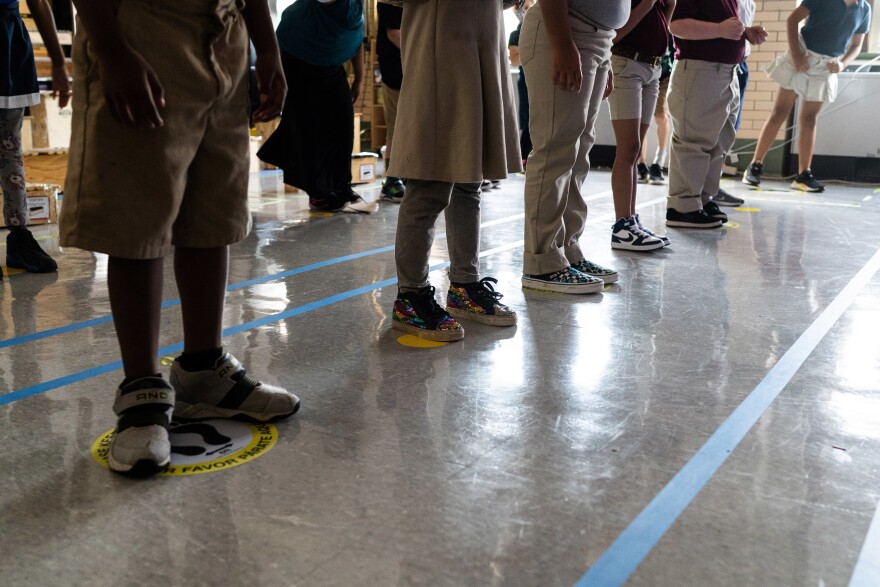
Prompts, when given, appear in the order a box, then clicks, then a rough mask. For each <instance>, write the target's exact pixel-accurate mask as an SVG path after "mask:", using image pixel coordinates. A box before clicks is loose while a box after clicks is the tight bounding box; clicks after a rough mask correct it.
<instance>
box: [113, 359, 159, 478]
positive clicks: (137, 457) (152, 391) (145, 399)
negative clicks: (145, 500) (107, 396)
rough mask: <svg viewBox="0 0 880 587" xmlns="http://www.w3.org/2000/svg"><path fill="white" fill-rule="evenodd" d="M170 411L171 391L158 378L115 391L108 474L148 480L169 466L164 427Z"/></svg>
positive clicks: (121, 387) (128, 385)
mask: <svg viewBox="0 0 880 587" xmlns="http://www.w3.org/2000/svg"><path fill="white" fill-rule="evenodd" d="M173 408H174V390H173V389H172V388H171V386H170V385H168V383H167V382H166V381H165V380H164V379H162V378H161V377H155V376H154V377H141V378H139V379H135V380H134V381H131V382H129V383H127V384H125V385H121V386H120V387H119V389H117V390H116V401H115V402H114V403H113V411H114V412H116V415H117V416H118V418H119V420H118V421H117V422H116V432H114V433H113V439H112V440H111V441H110V452H109V454H108V455H107V464H108V466H109V467H110V470H111V471H113V472H115V473H122V474H123V475H130V476H132V477H148V476H150V475H155V474H156V473H159V472H160V471H162V470H164V469H165V467H167V466H168V464H169V463H170V462H171V443H170V441H169V440H168V426H169V425H170V424H171V411H172V409H173Z"/></svg>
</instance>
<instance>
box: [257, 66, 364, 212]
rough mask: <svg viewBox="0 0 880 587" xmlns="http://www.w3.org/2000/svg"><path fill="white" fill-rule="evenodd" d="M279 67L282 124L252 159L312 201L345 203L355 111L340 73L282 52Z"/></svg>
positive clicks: (347, 193) (349, 175) (343, 71)
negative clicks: (276, 171)
mask: <svg viewBox="0 0 880 587" xmlns="http://www.w3.org/2000/svg"><path fill="white" fill-rule="evenodd" d="M282 63H283V65H284V75H285V76H286V77H287V86H288V91H287V99H286V100H285V102H284V110H283V113H282V115H281V123H280V124H279V126H278V129H277V130H276V131H275V132H274V133H272V136H270V137H269V139H268V140H267V141H266V144H264V145H263V147H262V148H261V149H260V151H259V153H258V154H257V155H258V157H259V158H260V159H261V160H263V161H265V162H266V163H269V164H271V165H275V166H276V167H279V168H281V169H282V170H283V171H284V183H286V184H288V185H292V186H295V187H298V188H299V189H301V190H304V191H305V192H306V193H307V194H309V199H310V200H312V201H313V202H325V201H328V200H329V201H334V200H337V199H338V200H340V201H341V202H345V201H348V200H349V197H350V188H351V153H352V147H353V146H354V106H353V105H352V103H351V90H350V87H349V85H348V76H347V75H346V73H345V68H344V67H342V66H341V65H337V66H333V67H323V66H317V65H311V64H309V63H306V62H305V61H302V60H301V59H297V58H296V57H293V56H292V55H290V54H287V53H284V54H282Z"/></svg>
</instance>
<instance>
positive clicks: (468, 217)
mask: <svg viewBox="0 0 880 587" xmlns="http://www.w3.org/2000/svg"><path fill="white" fill-rule="evenodd" d="M444 211H445V214H446V235H447V236H446V241H447V245H448V247H449V260H450V265H451V267H450V269H449V279H450V280H451V281H454V282H457V283H473V282H475V281H479V279H480V256H479V255H480V183H479V182H477V183H455V184H453V183H447V182H442V181H424V180H419V179H410V180H408V181H407V184H406V196H404V198H403V201H402V202H401V204H400V213H399V216H398V219H397V242H396V248H395V252H394V258H395V261H396V262H397V280H398V287H399V288H400V290H401V291H407V292H411V291H416V290H418V289H421V288H423V287H425V286H427V285H430V284H429V282H428V260H429V258H430V256H431V246H432V245H433V244H434V224H435V223H436V222H437V217H438V216H439V215H440V212H444Z"/></svg>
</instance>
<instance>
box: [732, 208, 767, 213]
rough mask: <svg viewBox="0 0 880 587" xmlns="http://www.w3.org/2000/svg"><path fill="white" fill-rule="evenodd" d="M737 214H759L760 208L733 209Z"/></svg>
mask: <svg viewBox="0 0 880 587" xmlns="http://www.w3.org/2000/svg"><path fill="white" fill-rule="evenodd" d="M734 210H736V211H737V212H760V211H761V209H760V208H734Z"/></svg>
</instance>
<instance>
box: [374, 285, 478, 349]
mask: <svg viewBox="0 0 880 587" xmlns="http://www.w3.org/2000/svg"><path fill="white" fill-rule="evenodd" d="M391 328H393V329H395V330H400V331H403V332H406V333H407V334H412V335H413V336H417V337H419V338H424V339H425V340H434V341H438V342H452V341H453V340H461V339H462V338H464V328H463V327H462V326H461V324H459V323H458V322H457V321H456V320H455V318H453V317H452V316H450V315H449V314H448V313H447V312H446V310H444V309H443V308H441V307H440V305H439V304H438V303H437V300H436V299H434V288H433V287H431V286H427V287H423V288H422V289H421V290H419V291H417V292H403V291H398V292H397V299H396V300H395V301H394V315H393V316H392V318H391Z"/></svg>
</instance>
